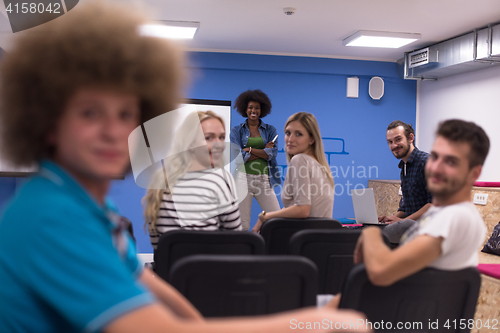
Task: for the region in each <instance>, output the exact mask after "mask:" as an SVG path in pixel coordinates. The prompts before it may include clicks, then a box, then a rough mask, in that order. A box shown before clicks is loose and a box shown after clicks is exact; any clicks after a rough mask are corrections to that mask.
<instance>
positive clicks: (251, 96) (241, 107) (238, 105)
mask: <svg viewBox="0 0 500 333" xmlns="http://www.w3.org/2000/svg"><path fill="white" fill-rule="evenodd" d="M250 102H258V103H259V104H260V118H264V117H265V116H267V115H268V114H270V113H271V108H272V106H273V105H272V104H271V100H270V99H269V97H267V95H266V94H265V93H264V92H263V91H262V90H260V89H257V90H247V91H245V92H243V93H241V94H240V95H239V96H238V98H236V101H235V102H234V108H235V109H236V111H238V113H239V114H241V115H242V116H243V117H245V118H247V117H248V116H247V106H248V103H250Z"/></svg>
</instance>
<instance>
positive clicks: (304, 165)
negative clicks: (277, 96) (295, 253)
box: [253, 112, 334, 232]
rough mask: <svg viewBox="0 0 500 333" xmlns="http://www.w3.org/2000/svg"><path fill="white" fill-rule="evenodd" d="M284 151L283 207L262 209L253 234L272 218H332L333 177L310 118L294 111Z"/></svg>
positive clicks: (313, 119) (289, 120)
mask: <svg viewBox="0 0 500 333" xmlns="http://www.w3.org/2000/svg"><path fill="white" fill-rule="evenodd" d="M285 151H286V157H287V160H288V163H289V165H288V171H287V174H286V178H285V184H284V185H283V192H282V194H281V201H282V202H283V205H284V206H285V208H283V209H281V210H279V211H276V212H267V211H266V210H264V211H263V212H262V213H260V214H259V219H258V220H257V223H256V224H255V227H254V228H253V232H259V231H260V228H261V227H262V224H263V223H264V222H265V221H267V220H269V219H271V218H275V217H286V218H306V217H329V218H331V217H332V212H333V195H334V182H333V176H332V172H331V171H330V166H329V165H328V162H327V160H326V157H325V151H324V149H323V142H322V141H321V134H320V131H319V126H318V122H317V121H316V117H314V115H312V114H310V113H307V112H298V113H295V114H294V115H292V116H291V117H290V118H288V120H287V122H286V124H285Z"/></svg>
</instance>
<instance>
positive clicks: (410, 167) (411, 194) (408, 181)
mask: <svg viewBox="0 0 500 333" xmlns="http://www.w3.org/2000/svg"><path fill="white" fill-rule="evenodd" d="M428 158H429V154H428V153H426V152H424V151H421V150H419V149H418V148H417V147H415V148H414V149H413V151H412V152H411V154H410V157H409V158H408V161H407V162H406V174H405V163H404V162H403V161H400V162H399V168H400V169H401V192H403V197H402V198H401V201H400V202H399V209H398V211H403V212H405V215H406V216H410V215H411V214H413V213H415V212H416V211H418V210H419V209H420V208H422V207H423V206H425V205H426V204H427V203H431V202H432V194H430V193H429V191H427V181H426V180H425V163H426V162H427V159H428Z"/></svg>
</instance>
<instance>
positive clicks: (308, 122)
mask: <svg viewBox="0 0 500 333" xmlns="http://www.w3.org/2000/svg"><path fill="white" fill-rule="evenodd" d="M292 121H298V122H300V123H301V124H302V126H304V127H305V129H306V131H307V132H308V133H309V135H310V136H311V137H312V138H313V139H314V143H313V144H312V154H313V156H314V158H316V160H317V161H318V162H319V164H321V165H322V166H323V169H324V170H325V172H326V176H327V177H328V181H329V182H330V185H332V187H334V186H335V182H334V180H333V176H332V171H331V170H330V165H329V164H328V162H327V160H326V156H325V150H324V149H323V140H322V139H321V133H320V131H319V126H318V121H317V120H316V117H315V116H314V115H313V114H311V113H308V112H297V113H295V114H293V115H291V116H290V117H289V118H288V120H287V121H286V124H285V130H286V128H287V126H288V125H289V124H290V123H291V122H292ZM286 159H287V161H288V162H289V163H290V160H291V159H292V155H291V154H289V153H288V152H287V153H286Z"/></svg>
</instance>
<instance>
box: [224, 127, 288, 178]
mask: <svg viewBox="0 0 500 333" xmlns="http://www.w3.org/2000/svg"><path fill="white" fill-rule="evenodd" d="M259 133H260V136H261V137H262V140H264V146H265V145H266V144H267V143H268V142H270V141H272V140H273V139H274V137H275V136H276V135H277V134H278V133H277V131H276V128H275V127H274V126H272V125H269V124H266V123H264V122H263V121H262V120H260V125H259ZM249 137H250V129H249V128H248V120H247V121H245V122H243V123H242V124H240V125H237V126H234V127H233V128H232V129H231V143H233V145H231V160H234V161H236V163H237V164H238V163H240V164H241V163H245V162H246V161H248V159H249V158H250V156H252V154H250V153H247V152H245V151H243V149H244V148H246V147H247V142H248V138H249ZM235 146H236V147H235ZM238 148H239V150H238ZM264 151H265V152H266V154H267V168H268V170H269V181H270V183H271V187H274V186H277V185H279V184H281V174H280V170H279V168H278V162H276V156H277V155H278V140H276V141H274V147H273V148H264ZM240 152H241V154H242V156H243V161H238V160H237V159H236V156H237V155H238V154H239V153H240ZM238 166H239V165H238ZM234 176H235V177H236V175H234Z"/></svg>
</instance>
